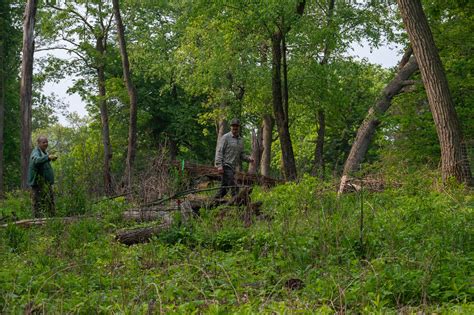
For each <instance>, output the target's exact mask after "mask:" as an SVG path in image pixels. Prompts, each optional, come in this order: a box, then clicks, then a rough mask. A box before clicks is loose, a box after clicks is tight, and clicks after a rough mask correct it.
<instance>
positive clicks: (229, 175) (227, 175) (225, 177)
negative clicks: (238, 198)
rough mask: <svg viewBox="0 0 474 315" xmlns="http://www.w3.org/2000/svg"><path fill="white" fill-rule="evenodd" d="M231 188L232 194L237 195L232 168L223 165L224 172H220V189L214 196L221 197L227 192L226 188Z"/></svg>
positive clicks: (237, 189) (237, 190)
mask: <svg viewBox="0 0 474 315" xmlns="http://www.w3.org/2000/svg"><path fill="white" fill-rule="evenodd" d="M226 186H234V187H232V188H226ZM229 189H230V190H231V192H232V196H235V195H237V193H238V192H239V188H238V187H236V184H235V179H234V170H233V169H232V168H231V167H229V166H224V174H222V183H221V189H219V191H218V192H217V194H216V197H215V198H222V197H224V196H225V195H226V194H227V191H228V190H229Z"/></svg>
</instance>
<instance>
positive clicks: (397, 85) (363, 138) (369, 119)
mask: <svg viewBox="0 0 474 315" xmlns="http://www.w3.org/2000/svg"><path fill="white" fill-rule="evenodd" d="M417 69H418V64H417V62H416V59H415V58H414V57H412V58H411V59H410V61H408V62H407V63H406V64H405V66H404V67H403V68H402V69H401V70H400V71H399V72H398V73H397V75H396V76H395V78H393V80H392V81H390V83H389V84H388V85H387V86H386V87H385V88H384V89H383V91H382V95H381V96H380V98H379V99H378V100H377V102H376V103H375V104H374V105H373V106H372V107H371V108H370V109H369V112H368V114H367V116H366V117H365V119H364V121H363V122H362V124H361V125H360V127H359V129H358V130H357V135H356V138H355V140H354V143H353V144H352V147H351V151H350V152H349V156H348V157H347V159H346V162H345V164H344V170H343V173H342V178H341V183H340V185H339V190H338V194H341V193H343V192H344V189H345V186H346V184H347V182H348V180H349V179H350V176H351V175H352V173H353V172H355V171H356V170H357V169H358V167H359V165H360V163H361V162H362V160H363V159H364V157H365V154H366V153H367V150H368V148H369V144H370V142H371V141H372V138H373V136H374V133H375V129H376V128H377V126H378V125H379V124H380V118H381V116H382V115H383V114H384V113H385V112H386V111H387V110H388V108H389V107H390V105H391V102H392V99H393V97H394V96H395V95H397V94H399V93H400V92H401V91H402V89H403V87H405V86H406V84H405V81H406V80H408V78H410V76H411V75H413V73H415V71H416V70H417Z"/></svg>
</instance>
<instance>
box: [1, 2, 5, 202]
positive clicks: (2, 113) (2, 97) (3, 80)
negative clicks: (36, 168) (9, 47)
mask: <svg viewBox="0 0 474 315" xmlns="http://www.w3.org/2000/svg"><path fill="white" fill-rule="evenodd" d="M0 5H2V6H3V4H0ZM2 9H3V8H2ZM2 24H3V23H2ZM0 25H1V24H0ZM0 34H1V35H2V38H4V37H3V36H4V35H5V34H4V32H3V30H0ZM5 65H6V49H5V41H4V40H0V199H2V198H3V197H4V194H5V191H4V186H5V185H4V178H3V170H4V163H5V162H4V142H5V141H4V139H5V137H4V132H5V83H6V82H5V76H6V71H5Z"/></svg>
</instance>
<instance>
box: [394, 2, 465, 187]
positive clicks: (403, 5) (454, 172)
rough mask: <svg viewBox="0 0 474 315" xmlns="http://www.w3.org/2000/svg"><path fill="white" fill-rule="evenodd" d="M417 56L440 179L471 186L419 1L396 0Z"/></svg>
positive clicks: (440, 66)
mask: <svg viewBox="0 0 474 315" xmlns="http://www.w3.org/2000/svg"><path fill="white" fill-rule="evenodd" d="M397 3H398V8H399V10H400V14H401V16H402V19H403V23H404V24H405V28H406V30H407V33H408V37H409V39H410V43H411V45H412V47H413V52H414V54H415V56H416V58H417V61H418V64H419V67H420V72H421V78H422V80H423V84H424V86H425V89H426V94H427V97H428V102H429V105H430V109H431V112H432V114H433V119H434V122H435V126H436V132H437V134H438V139H439V143H440V148H441V174H442V178H443V182H446V181H447V180H448V179H449V178H450V177H454V178H456V180H457V181H458V182H460V183H466V184H467V185H471V186H472V185H474V183H473V180H472V173H471V169H470V165H469V160H468V158H467V155H466V152H467V151H466V150H465V142H464V141H463V136H462V131H461V128H460V125H459V121H458V117H457V114H456V110H455V108H454V103H453V100H452V98H451V93H450V91H449V86H448V81H447V79H446V74H445V72H444V68H443V64H442V62H441V58H440V56H439V53H438V49H437V48H436V45H435V42H434V38H433V34H432V33H431V29H430V27H429V25H428V20H427V19H426V16H425V14H424V12H423V7H422V5H421V1H420V0H397Z"/></svg>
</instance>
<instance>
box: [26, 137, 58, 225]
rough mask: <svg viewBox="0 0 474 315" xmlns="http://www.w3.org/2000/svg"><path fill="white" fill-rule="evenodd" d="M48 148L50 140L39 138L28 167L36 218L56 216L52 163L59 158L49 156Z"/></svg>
mask: <svg viewBox="0 0 474 315" xmlns="http://www.w3.org/2000/svg"><path fill="white" fill-rule="evenodd" d="M47 148H48V138H46V137H45V136H39V137H38V140H37V147H36V148H34V149H33V151H32V152H31V155H30V163H29V166H28V185H29V186H30V187H31V190H32V203H33V216H34V217H35V218H38V217H41V216H42V215H49V216H54V215H55V214H56V209H55V204H54V193H53V184H54V172H53V168H52V167H51V163H50V162H51V161H55V160H56V159H57V156H55V155H52V154H48V153H47V152H46V149H47Z"/></svg>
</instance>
